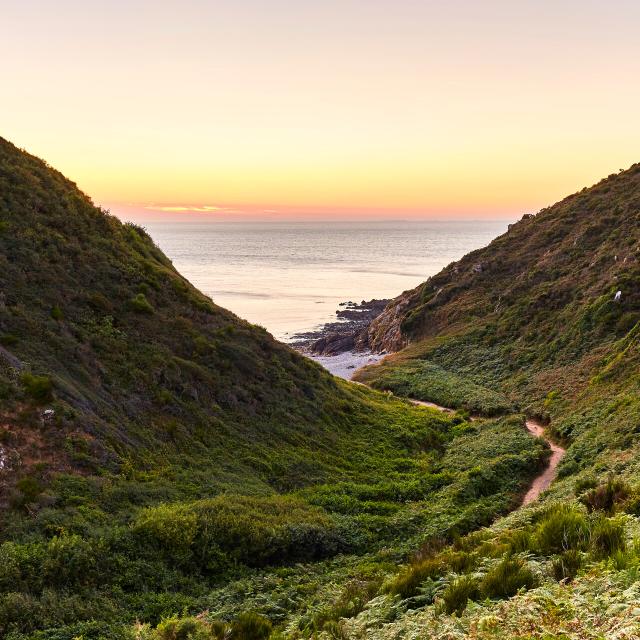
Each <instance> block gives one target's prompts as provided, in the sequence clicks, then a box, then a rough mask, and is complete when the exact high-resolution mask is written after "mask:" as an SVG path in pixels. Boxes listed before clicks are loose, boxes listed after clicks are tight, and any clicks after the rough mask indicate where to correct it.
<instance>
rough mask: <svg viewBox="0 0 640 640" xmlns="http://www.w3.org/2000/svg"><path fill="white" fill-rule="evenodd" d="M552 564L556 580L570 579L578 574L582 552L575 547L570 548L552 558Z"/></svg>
mask: <svg viewBox="0 0 640 640" xmlns="http://www.w3.org/2000/svg"><path fill="white" fill-rule="evenodd" d="M552 566H553V575H554V576H555V579H556V580H558V581H560V580H567V581H571V580H573V579H574V578H575V577H576V575H578V571H579V570H580V567H581V566H582V554H581V553H580V552H579V551H576V550H575V549H570V550H569V551H565V552H564V553H562V554H560V555H559V556H556V557H555V558H554V559H553V563H552Z"/></svg>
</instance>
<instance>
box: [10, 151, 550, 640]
mask: <svg viewBox="0 0 640 640" xmlns="http://www.w3.org/2000/svg"><path fill="white" fill-rule="evenodd" d="M0 266H1V268H0V543H1V544H0V636H2V637H11V638H12V639H13V640H16V639H18V638H26V637H29V638H39V639H43V638H49V639H53V638H55V639H56V640H62V639H65V640H66V639H68V640H71V639H72V638H76V637H83V638H84V639H85V640H88V639H89V638H119V637H126V638H130V637H141V636H140V633H139V631H136V630H135V629H134V628H133V627H132V625H133V623H134V622H135V621H136V620H139V621H141V622H143V623H151V624H154V625H155V624H157V623H158V622H160V620H161V619H162V618H163V617H165V616H171V615H175V614H177V613H180V612H183V611H185V610H186V611H189V612H199V611H202V610H204V609H207V608H213V607H215V608H216V610H221V609H224V608H225V607H227V605H228V601H229V599H231V598H232V597H233V596H232V594H233V587H227V586H226V585H228V583H229V582H230V581H232V580H238V579H241V578H243V577H244V578H249V579H252V580H255V584H254V586H253V587H252V590H253V592H254V593H256V594H259V597H258V596H256V598H258V599H259V600H261V602H263V603H264V602H267V601H270V600H269V598H276V599H278V598H281V599H282V602H281V603H280V604H279V605H277V606H275V607H274V608H273V609H270V610H269V611H263V613H268V615H269V618H270V619H271V621H272V622H273V623H279V624H281V625H284V624H285V623H286V621H287V620H288V619H289V617H290V616H292V615H294V614H295V615H301V614H302V613H303V612H311V613H308V615H309V616H310V617H309V620H310V622H308V623H307V626H308V628H309V629H311V628H312V627H313V625H316V624H317V623H316V617H315V613H312V612H313V611H315V609H314V608H317V602H318V601H317V600H316V599H315V598H316V596H315V593H316V591H319V590H320V588H321V585H322V584H326V583H329V582H331V581H332V580H334V579H336V578H335V576H336V575H337V576H340V577H343V576H345V575H347V574H349V572H352V571H353V567H354V566H356V565H358V564H359V563H360V562H364V563H365V564H366V562H368V560H366V559H363V558H366V557H368V558H374V557H375V558H376V563H374V565H372V566H374V573H375V574H376V576H378V575H379V574H380V572H381V571H382V569H381V567H384V566H387V565H388V564H389V562H390V559H393V558H395V559H399V558H402V557H404V555H405V554H406V553H407V552H408V551H410V550H412V549H414V548H415V547H416V546H418V545H419V544H420V543H421V541H422V540H423V539H424V538H425V537H426V536H433V535H438V536H440V537H442V538H443V539H451V538H452V537H454V536H455V535H459V534H460V533H464V532H466V531H469V530H472V529H473V528H475V527H477V526H479V525H482V524H486V523H488V522H490V521H491V520H492V519H493V518H494V517H495V516H496V515H497V514H499V513H504V512H506V511H508V510H510V509H511V508H513V506H514V505H515V504H517V503H518V500H519V497H520V496H521V495H522V494H523V492H524V491H525V490H526V485H527V482H528V479H529V478H530V477H531V476H532V475H533V474H535V473H536V470H537V468H539V466H540V465H541V464H542V463H543V460H544V457H545V455H546V454H547V453H548V452H547V451H546V450H545V447H544V446H543V444H542V443H541V442H540V441H536V440H535V439H533V438H531V437H529V436H528V434H527V432H526V430H525V429H524V427H523V423H522V420H521V419H520V418H518V417H510V418H505V419H503V420H500V421H496V422H486V423H484V422H483V423H482V424H480V423H478V424H474V425H471V424H469V423H467V422H466V421H465V419H464V417H463V416H457V415H451V416H449V415H444V414H442V413H440V412H437V411H434V410H429V409H425V408H419V407H413V406H411V405H410V404H408V403H406V402H404V401H401V400H398V399H394V398H390V397H389V396H387V395H385V394H381V393H378V392H375V391H371V390H369V389H366V388H365V387H362V386H356V385H351V384H348V383H346V382H343V381H339V380H337V379H335V378H333V377H332V376H330V375H329V374H328V373H327V372H326V371H325V370H324V369H322V368H320V367H319V366H318V365H316V364H315V363H313V362H311V361H310V360H307V359H306V358H303V357H302V356H301V355H299V354H298V353H296V352H294V351H293V350H291V349H289V348H287V347H286V346H284V345H282V344H279V343H278V342H276V341H275V340H274V339H273V338H272V337H271V336H270V335H269V334H268V333H267V332H266V331H265V330H264V329H262V328H260V327H256V326H252V325H250V324H248V323H246V322H244V321H242V320H240V319H239V318H237V317H236V316H234V315H233V314H232V313H230V312H228V311H226V310H224V309H221V308H219V307H217V306H216V305H215V304H214V303H213V302H212V301H211V300H210V299H208V298H207V297H206V296H204V295H202V294H201V293H200V292H198V291H197V290H196V289H194V287H192V286H191V285H190V284H189V283H188V282H187V281H186V280H185V279H184V278H182V277H181V276H180V275H179V274H178V273H177V272H176V271H175V269H174V268H173V266H172V265H171V263H170V261H169V260H168V259H167V257H166V256H164V255H163V254H162V252H161V251H160V250H159V249H158V248H157V247H156V246H155V245H154V243H153V241H152V240H151V238H149V236H148V235H147V234H146V232H145V231H144V230H143V229H141V228H139V227H137V226H135V225H131V224H128V225H123V224H121V223H120V222H119V221H118V220H117V219H115V218H114V217H112V216H110V215H109V214H108V213H107V212H105V211H102V210H100V209H99V208H96V207H94V206H93V204H92V203H91V201H90V200H89V199H88V198H87V197H86V196H85V195H83V194H82V193H81V192H80V191H79V190H78V189H77V188H76V187H75V185H74V184H73V183H71V182H70V181H68V180H67V179H65V178H64V177H63V176H62V175H61V174H59V173H58V172H56V171H55V170H53V169H51V168H50V167H48V166H47V165H46V164H45V163H44V162H42V161H40V160H38V159H37V158H34V157H32V156H30V155H28V154H27V153H25V152H23V151H20V150H18V149H16V148H15V147H14V146H13V145H11V144H10V143H8V142H6V141H4V140H0ZM459 444H462V445H463V446H464V447H466V448H467V449H470V450H473V451H474V452H475V455H474V456H473V457H472V458H471V459H469V458H467V457H466V456H461V455H459V453H458V451H457V446H458V445H459ZM367 554H368V555H367ZM376 554H378V555H376ZM300 562H304V563H307V564H306V565H304V567H303V566H302V565H297V564H296V563H300ZM283 566H284V567H286V568H283ZM283 575H287V576H289V577H288V578H287V580H284V583H283V580H282V578H281V576H283ZM294 576H295V577H294ZM340 579H341V578H340ZM376 580H378V578H377V577H376ZM219 590H222V592H220V591H219ZM282 591H284V592H285V595H283V596H281V595H280V594H281V592H282ZM301 594H311V596H310V597H309V599H308V600H306V599H305V598H303V597H302V596H301ZM322 597H323V598H326V597H327V596H326V594H325V595H322ZM243 598H244V596H243ZM318 598H320V596H318ZM225 603H226V604H225ZM243 609H246V606H245V600H244V599H242V601H241V604H240V605H239V607H235V608H233V610H232V611H231V613H229V614H228V616H227V619H229V618H233V617H234V616H237V614H238V613H239V612H240V611H242V610H243ZM227 610H228V609H227ZM254 622H256V621H255V620H254ZM263 623H264V624H268V623H266V622H265V621H264V620H262V621H260V620H258V622H256V624H257V625H258V628H263V627H260V625H261V624H263ZM238 624H240V623H238ZM243 633H244V632H242V633H240V632H238V633H237V634H236V636H235V637H238V638H243V637H247V638H249V637H253V636H251V635H250V634H249V635H246V634H245V635H243ZM176 634H177V632H176V633H174V634H173V635H171V634H168V635H166V637H167V638H168V637H172V638H175V637H185V638H186V637H192V636H190V635H188V634H187V635H184V634H183V635H181V636H180V635H176ZM199 637H200V636H199ZM256 637H257V636H256Z"/></svg>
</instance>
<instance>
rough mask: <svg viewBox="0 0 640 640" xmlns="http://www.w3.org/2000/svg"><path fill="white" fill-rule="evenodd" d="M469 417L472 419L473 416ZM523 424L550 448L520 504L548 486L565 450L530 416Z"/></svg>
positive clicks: (426, 404) (422, 403)
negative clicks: (546, 434)
mask: <svg viewBox="0 0 640 640" xmlns="http://www.w3.org/2000/svg"><path fill="white" fill-rule="evenodd" d="M407 399H408V400H409V402H411V404H416V405H419V406H421V407H431V408H432V409H439V410H440V411H444V412H446V413H452V412H453V410H452V409H449V408H448V407H442V406H440V405H439V404H435V403H434V402H425V401H424V400H416V399H414V398H407ZM471 419H472V420H473V419H474V418H471ZM525 425H526V427H527V430H528V431H529V433H531V434H532V435H534V436H536V437H538V438H544V440H545V442H546V443H547V444H548V445H549V447H550V448H551V455H550V456H549V460H548V461H547V465H546V467H545V468H544V470H543V471H542V472H541V473H540V474H538V475H537V476H536V477H535V478H534V479H533V481H532V482H531V486H530V487H529V490H528V491H527V493H526V494H525V496H524V498H523V500H522V506H524V505H527V504H530V503H531V502H533V501H534V500H537V499H538V498H539V497H540V494H541V493H542V492H543V491H546V490H547V489H548V488H549V485H550V484H551V483H552V482H553V480H554V478H555V477H556V471H557V469H558V464H560V460H562V457H563V456H564V454H565V450H564V449H563V448H562V447H560V446H559V445H557V444H555V442H551V440H549V438H546V437H545V435H544V426H543V425H541V424H540V423H539V422H537V421H536V420H532V419H531V418H527V420H526V421H525Z"/></svg>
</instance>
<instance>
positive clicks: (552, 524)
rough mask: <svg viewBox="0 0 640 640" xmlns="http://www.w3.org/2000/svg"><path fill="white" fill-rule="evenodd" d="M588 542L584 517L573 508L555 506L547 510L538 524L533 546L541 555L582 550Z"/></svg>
mask: <svg viewBox="0 0 640 640" xmlns="http://www.w3.org/2000/svg"><path fill="white" fill-rule="evenodd" d="M588 541H589V527H588V524H587V519H586V518H585V516H584V515H583V514H582V513H580V512H579V511H577V510H576V509H575V508H574V507H572V506H570V505H565V504H557V505H554V506H552V507H551V508H549V509H548V510H547V511H546V513H545V514H544V516H543V518H542V520H541V521H540V522H539V523H538V527H537V530H536V534H535V544H536V547H537V549H538V551H540V553H542V554H543V555H552V554H556V553H562V552H564V551H567V550H569V549H584V548H586V546H587V544H588Z"/></svg>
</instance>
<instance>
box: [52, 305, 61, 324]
mask: <svg viewBox="0 0 640 640" xmlns="http://www.w3.org/2000/svg"><path fill="white" fill-rule="evenodd" d="M51 317H52V318H53V319H54V320H62V319H63V318H64V313H62V309H61V308H60V307H59V306H58V305H57V304H54V305H53V307H51Z"/></svg>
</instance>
